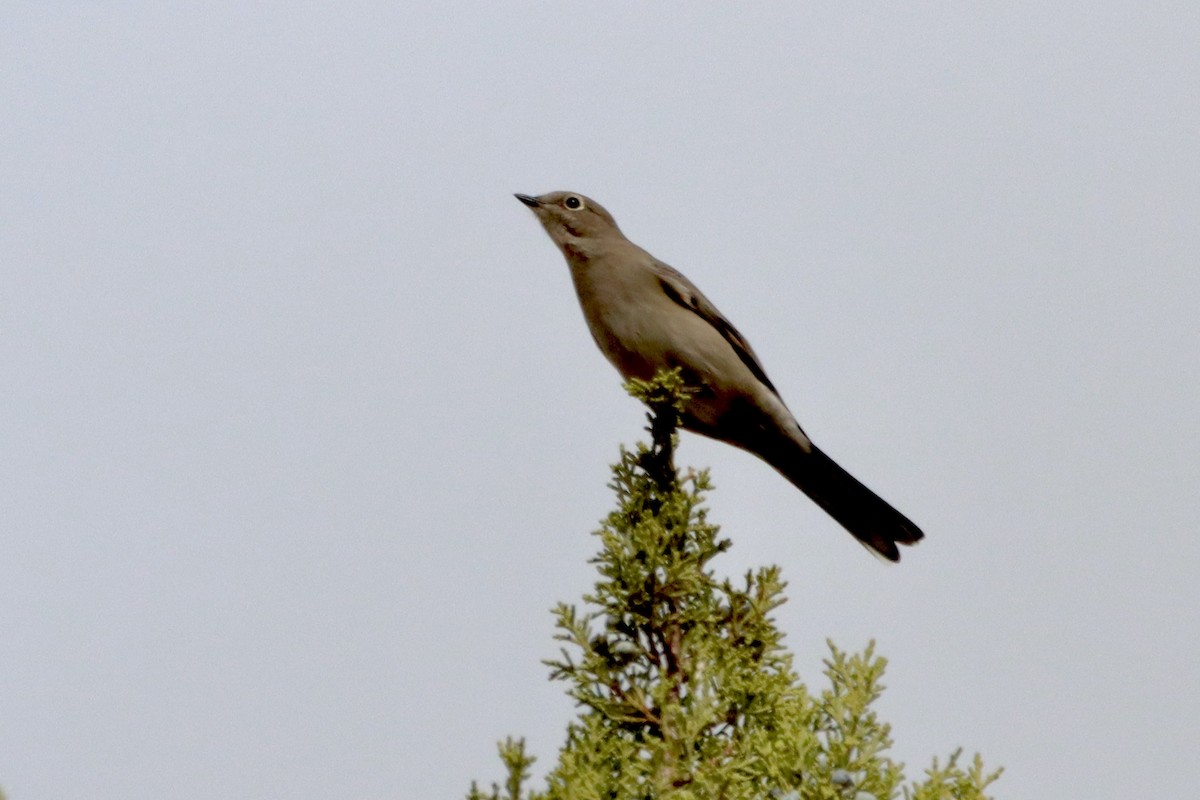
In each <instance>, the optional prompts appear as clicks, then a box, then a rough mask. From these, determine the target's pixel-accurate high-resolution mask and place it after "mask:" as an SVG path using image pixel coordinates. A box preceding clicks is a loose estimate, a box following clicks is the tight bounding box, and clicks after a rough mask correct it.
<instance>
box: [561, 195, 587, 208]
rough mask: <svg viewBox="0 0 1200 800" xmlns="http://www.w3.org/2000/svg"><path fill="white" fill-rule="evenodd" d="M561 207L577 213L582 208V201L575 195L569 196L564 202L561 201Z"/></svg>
mask: <svg viewBox="0 0 1200 800" xmlns="http://www.w3.org/2000/svg"><path fill="white" fill-rule="evenodd" d="M563 205H564V206H566V207H567V208H569V209H571V210H572V211H578V210H579V209H581V208H583V201H582V200H580V199H579V198H578V197H576V196H575V195H571V196H570V197H568V198H567V199H566V200H563Z"/></svg>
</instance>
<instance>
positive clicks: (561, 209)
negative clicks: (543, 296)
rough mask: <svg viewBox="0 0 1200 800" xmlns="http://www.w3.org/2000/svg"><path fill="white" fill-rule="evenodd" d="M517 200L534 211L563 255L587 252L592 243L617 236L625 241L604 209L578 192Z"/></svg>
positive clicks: (517, 196) (520, 197) (527, 196)
mask: <svg viewBox="0 0 1200 800" xmlns="http://www.w3.org/2000/svg"><path fill="white" fill-rule="evenodd" d="M516 198H517V199H518V200H520V201H521V202H522V203H524V204H525V205H527V206H529V207H530V208H531V209H533V213H534V214H536V215H537V218H538V220H539V221H541V223H542V227H544V228H545V229H546V233H548V234H550V238H551V239H553V240H554V243H555V244H556V245H558V246H559V248H560V249H561V250H562V251H563V252H564V253H570V251H577V252H578V251H587V250H588V249H590V248H589V247H588V245H589V244H591V243H593V242H599V241H603V240H604V239H607V238H610V237H614V236H615V237H619V238H622V239H623V238H625V237H624V236H623V235H622V233H621V230H620V228H618V227H617V223H616V222H615V221H614V220H613V218H612V214H609V213H608V212H607V211H605V210H604V206H602V205H600V204H599V203H597V202H596V201H595V200H592V199H590V198H587V197H584V196H583V195H581V194H579V193H578V192H550V193H548V194H543V195H539V196H537V197H531V196H530V195H527V194H518V195H516Z"/></svg>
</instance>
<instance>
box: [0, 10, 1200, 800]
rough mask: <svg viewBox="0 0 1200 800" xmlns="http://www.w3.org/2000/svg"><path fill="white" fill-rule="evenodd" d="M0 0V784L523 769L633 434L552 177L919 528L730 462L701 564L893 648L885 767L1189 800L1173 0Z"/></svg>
mask: <svg viewBox="0 0 1200 800" xmlns="http://www.w3.org/2000/svg"><path fill="white" fill-rule="evenodd" d="M412 6H413V4H409V3H401V2H386V3H385V2H378V3H370V2H358V1H357V0H349V2H343V3H337V4H334V3H329V4H315V3H306V4H296V3H257V4H253V3H243V2H238V3H233V2H214V3H207V4H176V3H149V2H108V3H101V2H97V3H68V2H42V3H23V2H17V3H8V4H6V5H5V6H4V8H3V10H0V108H2V109H3V111H2V112H0V266H2V269H3V272H2V281H0V786H2V787H3V789H4V790H5V791H6V792H7V793H8V796H9V798H11V800H95V798H106V799H108V800H117V799H118V798H120V799H121V800H125V799H126V798H148V799H150V798H153V800H175V799H176V798H178V799H180V800H183V799H189V798H229V799H230V800H235V799H238V800H240V799H242V798H245V800H261V799H262V798H289V799H291V798H297V799H299V800H303V799H305V798H312V799H313V800H316V799H317V798H327V797H349V798H405V797H412V798H437V797H457V796H460V795H461V794H462V793H464V792H465V790H466V788H467V786H468V783H469V781H470V780H471V779H472V778H479V779H482V780H485V781H487V780H491V779H495V778H497V777H499V775H500V767H499V762H498V760H497V759H496V757H495V742H496V740H498V739H500V738H503V737H504V736H505V735H508V734H523V735H526V736H528V738H529V740H530V746H531V748H532V750H533V751H534V752H535V753H536V754H537V755H539V756H540V757H541V760H540V762H539V764H538V765H537V768H538V771H539V774H541V771H542V770H543V769H544V768H546V767H547V766H549V764H550V763H552V762H553V760H554V757H555V753H556V751H557V748H558V747H559V746H560V744H561V743H562V740H563V733H564V730H565V727H566V724H567V722H568V721H569V719H570V718H571V716H572V714H573V713H574V712H573V709H572V705H571V703H570V701H569V700H568V699H567V698H565V697H564V695H563V686H561V685H556V684H551V683H550V682H549V681H548V680H547V669H546V668H545V667H544V666H543V665H542V664H541V663H540V660H541V659H542V658H545V657H548V656H550V655H552V654H553V653H554V652H555V646H554V642H553V641H552V639H551V636H552V633H553V630H552V620H551V616H550V613H549V609H550V607H551V606H553V605H554V604H555V603H556V602H559V601H573V600H577V599H578V598H579V596H580V595H581V594H582V593H583V592H585V591H586V590H587V589H588V588H589V587H590V585H591V583H592V581H593V573H592V572H591V569H590V567H589V565H588V564H587V559H588V558H589V557H590V556H591V555H592V554H593V552H594V551H595V549H596V547H597V543H596V541H595V540H594V539H593V538H592V537H590V536H589V532H590V531H592V530H593V529H594V528H595V527H596V525H597V521H598V520H599V519H600V518H601V517H602V516H603V515H604V514H605V513H606V512H607V510H608V509H609V507H610V505H611V498H610V496H609V492H608V490H607V489H606V488H605V483H606V482H607V480H608V472H607V469H608V464H609V463H610V462H611V461H613V460H614V459H615V458H616V456H617V448H618V445H619V444H620V443H622V442H626V443H630V442H632V441H633V440H634V439H635V438H637V437H638V436H639V435H640V425H641V421H642V419H641V414H642V412H641V410H640V408H639V407H638V406H637V404H636V403H635V402H634V401H632V400H630V399H629V398H628V397H626V396H625V394H624V393H623V392H622V391H621V388H620V384H619V379H618V376H617V374H616V373H615V371H613V370H612V369H611V367H609V366H608V364H606V363H605V361H604V360H603V358H602V357H601V356H600V354H599V353H598V352H597V351H596V350H595V347H594V346H593V344H592V342H591V340H590V337H589V336H588V333H587V330H586V328H585V326H584V323H583V320H582V317H581V315H580V313H579V311H578V306H577V304H576V301H575V298H574V294H573V290H572V288H571V284H570V280H569V276H568V273H567V270H566V267H565V265H564V264H563V262H562V259H561V257H560V256H559V254H558V253H557V251H556V250H555V249H554V248H553V246H552V245H551V243H550V241H549V239H548V238H547V237H546V236H545V234H544V233H543V232H542V230H541V228H540V226H539V225H538V224H537V223H536V221H535V220H534V218H533V216H532V215H531V214H530V213H529V210H528V209H526V208H525V207H523V206H522V205H521V204H520V203H518V202H517V201H516V200H514V199H513V198H512V193H513V192H517V191H519V192H528V193H541V192H545V191H550V190H554V189H572V190H576V191H580V192H583V193H585V194H588V195H590V196H592V197H594V198H596V199H597V200H598V201H600V202H601V203H603V204H604V205H605V206H606V207H607V208H608V209H609V210H610V211H611V212H612V213H613V214H614V215H615V216H616V218H617V220H618V222H619V223H620V225H621V227H622V229H623V230H624V231H625V232H626V233H627V234H628V235H629V236H630V238H632V239H633V240H634V241H636V242H638V243H639V244H641V245H642V246H644V247H646V248H647V249H649V250H650V251H651V252H652V253H654V254H655V255H656V256H658V257H659V258H661V259H663V260H665V261H667V262H668V263H670V264H672V265H674V266H675V267H677V268H679V269H681V270H683V271H684V272H685V273H686V274H688V276H689V277H690V278H691V279H692V280H693V281H694V282H695V283H697V284H698V285H699V286H700V287H701V288H702V289H703V290H704V292H705V293H706V294H707V295H708V296H709V297H710V298H711V299H713V301H714V302H715V303H716V304H717V305H718V306H719V307H720V308H721V310H722V311H723V312H724V313H725V314H726V315H727V316H728V317H729V318H730V319H731V320H733V321H734V323H735V324H736V325H737V326H738V327H739V328H740V329H741V330H742V332H743V333H744V334H746V336H747V337H748V338H749V339H750V341H751V342H752V343H753V345H754V347H755V349H756V350H757V351H758V353H759V355H760V356H761V358H762V360H763V362H764V364H765V366H766V369H767V372H768V373H769V374H770V376H771V378H772V380H773V381H774V383H775V384H776V385H777V386H778V387H779V389H780V391H781V392H782V394H783V396H784V398H785V399H786V400H787V401H788V403H789V405H790V406H791V407H792V409H793V410H794V411H795V412H796V415H797V417H798V418H799V420H800V422H801V424H802V425H804V427H805V429H806V430H807V431H808V432H809V433H810V434H811V435H812V437H813V438H814V439H815V440H816V441H817V442H818V444H820V445H821V446H822V448H823V449H825V450H826V451H827V452H829V453H830V454H831V455H832V456H833V457H834V458H836V459H837V460H838V461H839V462H841V463H842V464H843V465H844V466H845V467H847V468H848V469H849V470H850V471H852V472H853V473H855V474H856V475H857V476H858V477H860V478H861V479H862V480H863V481H864V482H866V483H867V484H868V485H870V486H871V487H873V488H874V489H876V490H877V491H878V492H879V493H881V494H882V495H883V496H885V497H886V498H888V499H889V500H890V501H892V502H893V503H894V504H895V505H896V506H897V507H899V508H900V509H901V510H902V511H904V512H905V513H906V514H907V515H909V516H910V517H912V518H913V519H914V520H915V521H916V522H917V523H918V524H919V525H921V526H922V527H923V528H924V530H925V531H926V533H927V535H928V538H927V539H926V541H925V542H923V543H922V544H921V545H920V546H919V547H917V548H916V549H914V550H910V551H906V552H905V555H904V561H903V562H902V563H901V564H900V565H899V566H896V567H888V566H885V565H883V564H881V563H879V562H878V561H876V560H875V559H872V558H871V557H870V556H868V555H867V554H866V553H865V552H863V550H862V548H860V547H859V546H858V545H857V544H856V543H855V542H854V541H853V539H852V538H851V537H850V536H848V535H846V534H845V533H844V532H843V531H841V529H840V528H838V527H837V525H836V523H834V522H832V521H831V520H830V519H829V518H827V517H826V516H825V515H824V514H822V513H821V512H820V511H819V510H818V509H817V508H816V507H815V506H814V505H813V504H812V503H811V502H809V501H808V500H807V499H806V498H805V497H803V496H802V495H801V494H800V493H798V492H796V491H795V490H794V489H793V488H792V487H791V486H790V485H788V484H787V483H786V482H785V481H784V480H783V479H782V478H780V477H779V476H778V475H777V474H775V473H774V472H773V471H772V470H771V469H770V468H769V467H767V466H765V465H764V464H762V463H761V462H759V461H757V460H756V459H754V458H753V457H752V456H749V455H746V454H744V453H742V452H739V451H736V450H733V449H732V448H729V447H726V446H722V445H718V444H715V443H711V442H708V441H704V440H701V439H698V438H696V437H690V436H689V437H685V440H684V443H683V445H682V449H681V452H680V456H679V457H680V461H681V463H684V464H692V465H698V466H702V465H707V466H711V468H712V470H713V477H714V481H715V483H716V485H717V490H716V491H715V492H714V493H713V494H712V495H711V497H710V504H711V507H712V516H713V519H714V520H715V521H717V522H719V523H721V524H722V525H723V531H724V533H725V534H726V535H727V536H728V537H730V538H731V539H732V540H733V542H734V548H733V550H732V552H730V553H729V554H728V555H727V556H725V557H723V558H722V559H720V560H718V561H717V562H716V563H715V565H714V566H715V567H716V568H717V569H718V571H719V572H724V573H726V574H737V573H739V572H741V571H742V570H744V569H745V568H747V567H748V566H751V565H760V564H768V563H778V564H780V565H782V567H783V569H784V574H785V577H786V578H787V579H788V580H789V581H790V589H789V595H790V598H791V601H790V602H789V603H788V604H787V605H786V606H784V607H783V608H782V609H781V610H780V612H779V614H778V621H779V624H780V625H781V626H782V627H783V629H784V630H786V632H787V635H788V638H787V642H788V643H789V645H790V646H791V647H792V648H793V650H794V652H795V653H796V658H797V660H796V666H797V668H798V670H799V671H800V672H801V675H802V677H803V678H804V679H805V680H806V681H807V682H808V683H809V684H810V685H818V686H819V685H820V680H819V670H820V660H821V656H822V654H823V651H824V639H825V637H827V636H828V637H831V638H833V639H834V640H835V641H836V642H838V643H839V644H840V645H841V646H843V647H846V648H851V649H859V648H861V647H862V646H863V645H865V644H866V642H867V641H868V640H869V639H871V638H875V639H876V640H877V641H878V647H879V650H880V651H881V652H882V653H883V654H884V655H886V656H887V657H888V658H889V659H890V667H889V677H888V680H887V684H888V691H887V693H886V695H885V697H884V699H883V700H882V701H881V703H880V706H879V708H880V712H881V714H882V715H883V716H884V718H885V719H887V720H889V721H890V722H892V723H893V725H894V735H895V739H896V742H897V744H896V748H895V750H894V753H893V754H894V755H895V757H897V758H899V759H902V760H904V761H906V762H907V763H908V764H909V774H910V775H912V776H916V775H919V774H920V771H921V769H922V768H923V767H924V766H925V765H927V764H928V762H929V759H930V757H931V756H933V755H935V754H945V753H947V752H949V751H950V750H952V749H953V748H955V747H957V746H960V745H961V746H963V747H965V748H966V749H967V751H968V752H973V751H976V750H978V751H981V752H982V753H983V754H984V756H985V759H986V761H987V763H989V764H992V765H1004V766H1005V767H1006V769H1007V772H1006V774H1005V777H1004V778H1003V779H1002V782H1001V783H999V784H997V786H996V795H997V796H998V797H1011V798H1042V797H1045V798H1065V797H1078V798H1100V797H1111V798H1124V797H1134V796H1143V797H1144V796H1151V795H1153V796H1155V797H1185V796H1192V795H1194V793H1195V776H1194V773H1193V772H1192V759H1193V758H1194V756H1195V753H1196V752H1197V750H1200V723H1198V722H1197V720H1198V719H1200V688H1198V687H1197V682H1198V681H1197V679H1198V678H1200V590H1198V589H1197V587H1196V583H1195V581H1196V575H1197V571H1198V570H1200V536H1198V535H1197V530H1196V518H1197V508H1198V507H1200V488H1198V487H1200V468H1198V467H1197V459H1198V454H1200V422H1198V413H1197V412H1198V408H1200V402H1198V400H1197V398H1198V396H1200V355H1198V354H1200V325H1198V324H1197V316H1198V308H1200V274H1198V269H1197V267H1198V266H1200V5H1197V4H1196V3H1194V2H1178V3H1174V4H1172V3H1157V4H1155V3H1149V4H1147V3H1137V4H1134V3H1128V4H1121V3H1114V2H1107V3H1106V2H1100V3H1060V4H1046V3H1044V2H1004V3H1000V2H995V3H971V4H962V3H921V4H915V5H908V6H904V5H901V4H882V3H836V4H834V3H830V4H822V5H820V6H812V5H807V4H805V5H801V4H786V5H785V4H771V5H769V6H768V5H765V4H764V5H748V4H737V5H736V6H735V5H733V4H730V5H725V4H716V3H707V4H705V3H699V4H697V3H691V4H686V5H684V4H673V5H669V6H668V5H663V4H653V5H650V4H640V3H604V4H574V3H572V4H563V3H525V4H516V3H504V4H500V3H468V4H459V5H447V4H430V6H429V8H428V10H423V11H422V10H416V9H414V8H413V7H412Z"/></svg>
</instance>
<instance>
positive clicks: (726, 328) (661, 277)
mask: <svg viewBox="0 0 1200 800" xmlns="http://www.w3.org/2000/svg"><path fill="white" fill-rule="evenodd" d="M653 264H654V274H655V275H656V276H657V277H658V283H659V285H660V286H662V289H663V291H664V292H665V293H666V295H667V297H669V298H671V299H672V300H674V301H675V302H676V303H678V304H679V305H681V306H683V307H684V308H686V309H687V310H688V311H691V312H692V313H694V314H698V315H699V316H700V317H701V318H702V319H703V320H704V321H705V322H707V323H708V324H709V325H712V326H713V327H714V328H716V329H717V332H718V333H720V334H721V335H722V336H723V337H725V341H727V342H729V345H730V346H731V347H732V348H733V350H734V352H735V353H737V355H738V358H740V359H741V360H742V363H743V364H745V365H746V366H747V367H748V368H749V370H750V371H751V372H752V373H754V377H756V378H758V380H759V381H761V382H762V384H763V385H764V386H766V387H767V388H768V389H770V390H771V391H772V392H774V393H775V394H776V396H778V395H779V392H778V391H777V390H776V389H775V386H774V384H772V383H771V379H770V378H768V377H767V373H766V370H764V369H763V367H762V364H761V363H759V360H758V356H757V355H755V354H754V348H752V347H751V346H750V343H749V342H748V341H746V337H744V336H742V334H740V333H739V332H738V329H737V328H735V327H733V323H732V322H730V321H729V320H727V319H725V316H724V315H723V314H722V313H721V312H720V311H718V310H717V307H716V306H714V305H713V304H712V301H710V300H709V299H708V298H707V297H705V296H704V293H703V292H701V291H700V290H699V289H697V288H696V286H695V285H694V284H693V283H692V282H691V281H689V280H688V279H687V278H685V277H684V276H683V273H681V272H680V271H679V270H677V269H675V268H674V267H671V266H668V265H667V264H664V263H662V262H661V261H658V260H657V259H655V261H654V262H653Z"/></svg>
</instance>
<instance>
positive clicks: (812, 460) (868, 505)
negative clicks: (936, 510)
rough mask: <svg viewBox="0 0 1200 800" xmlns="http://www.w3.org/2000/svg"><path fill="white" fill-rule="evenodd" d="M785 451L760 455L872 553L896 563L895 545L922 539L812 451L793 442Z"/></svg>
mask: <svg viewBox="0 0 1200 800" xmlns="http://www.w3.org/2000/svg"><path fill="white" fill-rule="evenodd" d="M776 441H778V440H776ZM788 445H794V446H777V447H771V448H768V449H766V450H765V452H764V451H760V453H759V454H760V455H761V456H762V457H763V458H764V459H766V461H767V463H768V464H770V465H771V466H773V467H775V469H777V470H779V471H780V472H781V473H782V474H783V476H784V477H785V478H787V479H788V480H789V481H791V482H792V483H793V484H795V485H796V487H797V488H798V489H800V491H802V492H804V493H805V494H806V495H808V496H809V497H810V498H812V499H813V501H814V502H815V503H816V504H817V505H819V506H820V507H821V508H823V509H825V512H826V513H828V514H829V516H831V517H833V518H834V519H835V520H837V521H838V523H840V524H841V526H842V527H843V528H845V529H846V530H848V531H850V533H851V534H853V535H854V538H855V539H858V540H859V541H860V542H862V543H863V544H864V545H866V546H867V547H868V548H870V549H871V550H874V551H875V552H876V553H878V554H879V555H881V556H883V557H884V558H886V559H888V560H889V561H899V560H900V551H899V549H898V548H897V547H896V545H897V544H915V543H917V542H918V541H920V540H921V539H922V538H923V537H924V536H925V534H924V533H922V532H921V529H920V528H918V527H917V526H916V525H914V524H913V522H912V520H910V519H909V518H908V517H906V516H904V515H903V514H901V513H900V512H899V511H897V510H896V509H894V508H892V507H891V506H890V505H888V503H887V501H885V500H884V499H883V498H882V497H880V496H879V495H877V494H875V493H874V492H872V491H871V490H870V489H868V488H867V487H866V486H864V485H863V484H861V483H859V481H858V480H857V479H856V478H855V477H854V476H853V475H851V474H850V473H849V472H846V470H844V469H842V468H841V467H839V466H838V465H837V463H836V462H835V461H834V460H833V459H832V458H830V457H829V456H827V455H825V454H824V453H823V452H821V451H820V450H819V449H817V447H816V446H815V445H814V446H812V448H811V449H810V450H807V451H806V450H803V449H802V448H801V447H800V446H799V445H798V444H794V442H788Z"/></svg>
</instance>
